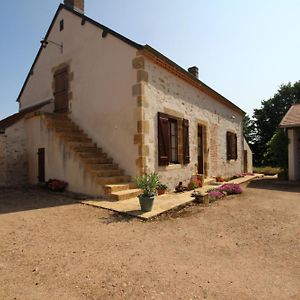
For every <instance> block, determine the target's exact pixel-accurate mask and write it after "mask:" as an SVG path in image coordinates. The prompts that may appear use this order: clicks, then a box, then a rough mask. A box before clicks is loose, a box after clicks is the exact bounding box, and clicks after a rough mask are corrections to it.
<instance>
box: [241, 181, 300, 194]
mask: <svg viewBox="0 0 300 300" xmlns="http://www.w3.org/2000/svg"><path fill="white" fill-rule="evenodd" d="M247 188H248V189H262V190H273V191H282V192H290V193H300V182H299V181H297V182H294V181H283V180H278V179H276V178H274V179H270V178H267V179H266V178H262V179H258V180H254V181H251V182H250V183H249V184H248V185H247Z"/></svg>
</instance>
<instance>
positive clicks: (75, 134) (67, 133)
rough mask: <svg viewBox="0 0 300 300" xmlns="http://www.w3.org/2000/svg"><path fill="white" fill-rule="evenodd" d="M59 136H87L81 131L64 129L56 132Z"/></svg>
mask: <svg viewBox="0 0 300 300" xmlns="http://www.w3.org/2000/svg"><path fill="white" fill-rule="evenodd" d="M58 135H59V136H60V137H63V138H73V137H74V138H88V136H87V135H86V134H84V133H82V132H76V131H64V132H61V133H58Z"/></svg>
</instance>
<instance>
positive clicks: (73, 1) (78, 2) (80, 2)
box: [64, 0, 84, 14]
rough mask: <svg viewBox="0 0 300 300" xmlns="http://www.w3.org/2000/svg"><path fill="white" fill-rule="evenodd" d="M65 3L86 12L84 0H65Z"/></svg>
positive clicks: (82, 12)
mask: <svg viewBox="0 0 300 300" xmlns="http://www.w3.org/2000/svg"><path fill="white" fill-rule="evenodd" d="M64 4H65V5H66V6H68V7H69V8H72V9H74V10H76V11H77V12H80V13H81V14H84V0H64Z"/></svg>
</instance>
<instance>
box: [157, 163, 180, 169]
mask: <svg viewBox="0 0 300 300" xmlns="http://www.w3.org/2000/svg"><path fill="white" fill-rule="evenodd" d="M181 168H182V165H181V164H169V165H168V166H165V167H162V166H160V167H159V170H164V171H171V170H179V169H181Z"/></svg>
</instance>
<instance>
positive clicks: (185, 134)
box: [182, 119, 190, 164]
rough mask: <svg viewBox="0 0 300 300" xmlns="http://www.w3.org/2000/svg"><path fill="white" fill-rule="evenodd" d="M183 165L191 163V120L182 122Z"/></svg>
mask: <svg viewBox="0 0 300 300" xmlns="http://www.w3.org/2000/svg"><path fill="white" fill-rule="evenodd" d="M182 148H183V163H184V164H189V163H190V141H189V120H185V119H183V120H182Z"/></svg>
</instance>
